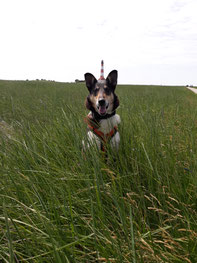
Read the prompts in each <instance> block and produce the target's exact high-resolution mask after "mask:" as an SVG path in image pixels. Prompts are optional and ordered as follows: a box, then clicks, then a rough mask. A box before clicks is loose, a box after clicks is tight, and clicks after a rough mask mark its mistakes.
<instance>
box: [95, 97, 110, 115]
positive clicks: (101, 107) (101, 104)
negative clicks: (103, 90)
mask: <svg viewBox="0 0 197 263" xmlns="http://www.w3.org/2000/svg"><path fill="white" fill-rule="evenodd" d="M108 106H109V105H108V103H107V102H106V100H104V99H100V100H99V101H98V104H97V108H98V112H99V114H100V115H105V114H106V113H107V109H108Z"/></svg>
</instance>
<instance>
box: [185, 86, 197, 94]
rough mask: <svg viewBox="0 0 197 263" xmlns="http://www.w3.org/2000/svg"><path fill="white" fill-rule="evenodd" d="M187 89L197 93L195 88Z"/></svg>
mask: <svg viewBox="0 0 197 263" xmlns="http://www.w3.org/2000/svg"><path fill="white" fill-rule="evenodd" d="M187 89H190V90H191V91H193V92H194V93H197V89H195V88H190V87H187Z"/></svg>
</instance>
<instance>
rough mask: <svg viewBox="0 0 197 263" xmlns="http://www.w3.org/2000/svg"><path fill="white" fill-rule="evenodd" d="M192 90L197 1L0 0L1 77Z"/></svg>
mask: <svg viewBox="0 0 197 263" xmlns="http://www.w3.org/2000/svg"><path fill="white" fill-rule="evenodd" d="M101 59H104V63H105V69H104V70H105V76H106V75H107V74H108V73H109V72H110V71H111V70H113V69H117V70H118V72H119V83H129V84H163V85H165V84H167V85H170V84H172V85H186V84H193V85H197V0H121V1H120V0H118V1H116V0H0V79H48V80H56V81H65V82H66V81H74V80H75V79H83V78H84V73H86V72H91V73H93V74H94V75H95V77H97V78H98V77H99V75H100V61H101Z"/></svg>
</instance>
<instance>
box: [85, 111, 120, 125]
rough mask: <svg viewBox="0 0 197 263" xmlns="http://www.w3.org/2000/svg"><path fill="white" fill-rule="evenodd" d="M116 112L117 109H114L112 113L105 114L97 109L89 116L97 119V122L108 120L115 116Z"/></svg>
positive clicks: (94, 119)
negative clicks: (101, 113)
mask: <svg viewBox="0 0 197 263" xmlns="http://www.w3.org/2000/svg"><path fill="white" fill-rule="evenodd" d="M115 114H116V111H113V112H112V113H110V114H105V115H103V116H102V115H100V114H99V113H97V112H96V111H91V113H90V115H89V114H88V115H89V117H90V118H91V119H92V121H95V122H96V123H99V122H100V121H101V120H106V119H109V118H111V117H112V116H114V115H115Z"/></svg>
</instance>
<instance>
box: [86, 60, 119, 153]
mask: <svg viewBox="0 0 197 263" xmlns="http://www.w3.org/2000/svg"><path fill="white" fill-rule="evenodd" d="M84 76H85V83H86V87H87V88H88V91H89V95H88V96H87V98H86V103H85V104H86V108H87V109H88V110H90V112H89V114H88V115H87V117H86V118H85V121H86V123H87V129H88V131H87V136H88V147H90V145H94V144H96V146H97V147H98V149H99V150H101V151H103V152H106V146H107V144H108V143H109V144H110V146H111V147H112V148H113V149H116V150H118V148H119V143H120V134H119V132H118V125H119V124H120V116H119V115H118V114H116V109H117V108H118V106H119V99H118V96H117V95H116V94H115V89H116V85H117V79H118V71H117V70H113V71H111V72H110V73H109V75H108V76H107V78H106V79H105V78H104V71H103V61H101V76H100V78H99V79H98V80H97V79H96V78H95V77H94V76H93V75H92V74H91V73H86V74H85V75H84Z"/></svg>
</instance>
